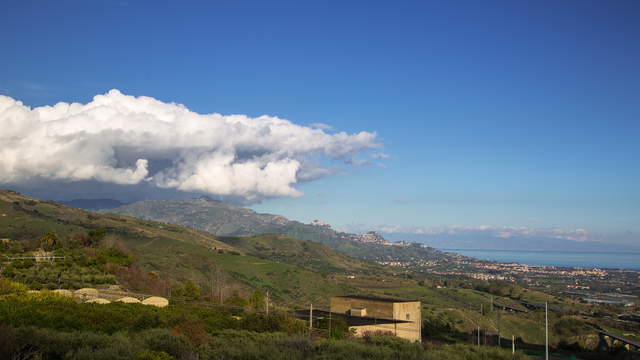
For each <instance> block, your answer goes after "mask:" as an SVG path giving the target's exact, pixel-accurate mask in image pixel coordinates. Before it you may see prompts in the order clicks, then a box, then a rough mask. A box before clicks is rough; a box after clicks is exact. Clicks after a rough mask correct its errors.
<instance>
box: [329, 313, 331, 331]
mask: <svg viewBox="0 0 640 360" xmlns="http://www.w3.org/2000/svg"><path fill="white" fill-rule="evenodd" d="M329 338H331V309H329Z"/></svg>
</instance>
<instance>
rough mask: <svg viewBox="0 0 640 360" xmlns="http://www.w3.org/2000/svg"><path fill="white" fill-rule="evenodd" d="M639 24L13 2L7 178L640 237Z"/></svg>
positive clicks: (331, 4) (2, 121) (336, 212)
mask: <svg viewBox="0 0 640 360" xmlns="http://www.w3.org/2000/svg"><path fill="white" fill-rule="evenodd" d="M638 16H640V3H639V2H637V1H633V0H629V1H530V2H512V1H483V2H479V1H456V2H450V1H415V2H413V1H401V2H375V1H374V2H372V1H348V2H345V1H324V2H298V1H289V2H283V1H271V2H263V1H255V2H250V1H217V2H204V1H202V2H190V3H183V2H164V1H131V2H127V1H120V2H117V1H116V2H106V1H104V2H102V1H91V2H87V1H59V2H51V1H28V0H27V1H11V0H10V1H5V2H4V3H3V6H2V11H0V32H1V33H2V34H3V35H4V36H3V42H2V45H1V46H2V56H0V69H2V70H0V96H3V97H2V98H0V126H1V128H0V187H5V188H17V189H19V190H22V191H23V192H25V193H29V194H33V195H37V196H40V197H47V198H51V199H56V200H63V199H71V198H77V197H84V198H89V197H101V198H104V197H109V198H114V199H118V200H121V201H131V200H140V199H144V198H175V197H180V196H194V194H195V193H206V194H209V195H212V196H213V197H216V196H220V197H221V198H223V199H228V200H234V201H236V202H241V203H244V204H253V207H254V208H255V209H257V210H259V211H263V212H272V213H279V214H283V215H285V216H288V217H290V218H293V219H298V220H302V221H310V220H312V219H315V218H318V219H321V220H324V221H327V222H329V223H331V224H333V225H335V226H337V227H342V228H368V227H370V228H376V229H387V230H388V229H390V228H394V229H395V230H396V231H401V232H402V231H404V232H412V233H421V232H422V233H433V232H436V231H439V230H438V229H445V230H442V231H444V232H446V231H449V232H451V231H460V230H459V229H466V230H464V231H492V233H495V234H496V236H501V234H502V235H503V236H506V235H505V234H507V233H509V234H515V235H518V234H520V235H521V234H541V233H544V234H552V235H550V236H555V235H557V236H562V238H563V239H564V238H568V237H575V239H576V240H579V241H584V240H593V239H597V240H599V241H615V242H626V243H629V244H632V243H635V244H638V243H640V237H639V236H638V234H640V190H639V188H638V184H639V183H640V160H638V159H639V158H640V157H639V155H640V141H639V140H638V136H639V134H640V124H639V123H640V122H639V121H638V120H639V119H640V106H639V104H640V98H639V96H640V67H638V64H640V41H638V39H639V38H640V26H639V25H638V21H637V19H638ZM112 89H117V90H115V91H111V90H112ZM18 101H20V102H22V105H21V104H19V103H17V102H18ZM59 102H63V103H64V104H59V105H56V104H57V103H59ZM73 103H78V104H75V105H73ZM54 105H56V106H54ZM43 106H54V107H43ZM451 229H458V230H451ZM554 234H555V235H554ZM558 234H559V235H558ZM515 235H514V236H515Z"/></svg>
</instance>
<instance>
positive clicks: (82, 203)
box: [58, 199, 127, 210]
mask: <svg viewBox="0 0 640 360" xmlns="http://www.w3.org/2000/svg"><path fill="white" fill-rule="evenodd" d="M58 202H59V203H61V204H64V205H67V206H70V207H74V208H78V209H85V210H104V209H113V208H117V207H119V206H123V205H126V204H127V203H123V202H120V201H118V200H114V199H74V200H63V201H58Z"/></svg>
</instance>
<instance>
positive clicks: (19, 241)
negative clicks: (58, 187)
mask: <svg viewBox="0 0 640 360" xmlns="http://www.w3.org/2000/svg"><path fill="white" fill-rule="evenodd" d="M96 229H105V230H106V236H105V240H104V243H103V244H102V245H100V246H99V247H98V248H92V247H84V248H83V247H78V246H75V245H73V244H75V243H76V241H80V240H82V239H86V238H87V237H88V236H89V235H88V234H90V233H91V232H92V231H95V230H96ZM48 232H53V233H54V234H55V235H56V236H57V237H58V238H60V241H61V242H62V243H63V244H67V245H68V246H63V247H62V248H61V249H57V250H56V251H55V252H56V254H58V255H63V256H64V255H66V256H67V258H73V259H80V260H77V261H76V263H74V264H73V266H70V267H69V268H65V269H64V271H63V270H61V269H60V268H59V266H57V265H56V266H54V267H53V268H51V267H47V266H44V269H43V266H33V267H28V268H27V269H18V268H16V269H14V272H16V273H18V274H19V275H20V276H23V279H26V280H29V281H32V284H31V285H33V286H34V287H39V286H44V287H50V286H51V281H50V279H49V280H47V279H46V278H51V277H52V276H53V277H56V276H57V278H58V279H59V278H61V277H76V278H79V279H80V280H76V281H75V282H76V283H78V284H77V286H76V287H81V286H85V285H96V284H100V283H101V282H96V281H94V280H95V279H94V278H95V277H97V275H98V274H103V275H105V276H108V275H109V274H111V275H113V276H115V278H117V280H118V282H119V283H121V284H122V285H124V286H126V287H127V288H129V289H130V290H134V291H143V292H152V293H160V294H161V295H166V294H167V293H168V292H169V290H170V289H171V288H174V287H176V286H178V285H179V284H180V283H182V282H184V281H186V280H191V281H193V282H195V283H197V284H199V285H200V287H201V288H202V289H203V292H205V293H213V292H216V293H219V292H220V291H222V292H223V293H224V296H225V297H228V296H230V295H231V294H232V293H233V292H234V291H240V292H250V291H252V290H253V289H261V290H263V291H270V293H271V294H272V295H273V296H274V298H275V299H280V300H281V301H284V302H292V301H294V300H296V301H300V300H303V299H306V300H315V301H316V302H319V303H321V302H326V298H327V295H328V294H339V293H345V292H356V291H357V289H355V288H353V287H350V286H345V285H344V284H343V283H338V282H336V281H332V280H331V276H330V275H334V274H337V273H351V272H362V271H372V270H373V269H375V270H377V271H380V270H381V267H378V266H376V265H372V264H366V263H363V262H361V261H358V260H355V259H351V258H348V257H347V256H345V255H342V254H339V253H337V252H335V251H333V250H330V249H328V248H326V247H324V246H323V245H320V244H316V243H311V242H306V241H302V240H297V239H291V238H288V237H284V236H275V235H263V236H254V237H251V238H234V237H225V238H223V239H218V238H217V237H215V236H212V235H210V234H207V233H205V232H201V231H197V230H193V229H189V228H186V227H182V226H177V225H170V224H164V223H158V222H154V221H149V220H141V219H136V218H132V217H127V216H121V215H115V214H99V213H93V212H88V211H84V210H80V209H74V208H69V207H66V206H63V205H61V204H57V203H54V202H50V201H41V200H37V199H31V198H28V197H25V196H22V195H20V194H18V193H15V192H11V191H0V238H2V239H5V241H4V242H3V246H4V248H3V250H2V254H4V255H5V256H11V255H12V254H13V255H20V254H22V253H24V252H25V251H29V250H35V249H36V248H38V247H39V246H40V244H39V241H40V239H41V237H42V236H43V234H46V233H48ZM114 244H116V245H117V246H116V247H119V248H120V249H121V250H123V251H124V252H125V253H130V254H131V257H132V258H133V259H135V261H134V262H133V263H132V264H127V265H126V266H123V265H122V264H117V263H107V260H105V259H104V256H102V257H100V256H101V255H100V254H102V253H103V252H105V251H106V250H104V249H110V247H111V246H113V245H114ZM67 261H68V260H67ZM101 262H102V263H103V264H99V263H101ZM70 272H73V274H72V275H70ZM89 275H91V276H93V277H89ZM37 279H40V280H42V281H41V282H37V281H39V280H37ZM87 279H91V280H87ZM45 280H47V281H45ZM92 281H93V282H92ZM71 283H73V282H71ZM107 283H109V282H107ZM214 288H215V289H214ZM221 289H222V290H221ZM306 300H305V301H306Z"/></svg>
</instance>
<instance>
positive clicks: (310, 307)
mask: <svg viewBox="0 0 640 360" xmlns="http://www.w3.org/2000/svg"><path fill="white" fill-rule="evenodd" d="M312 328H313V303H311V306H309V332H311V329H312Z"/></svg>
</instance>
